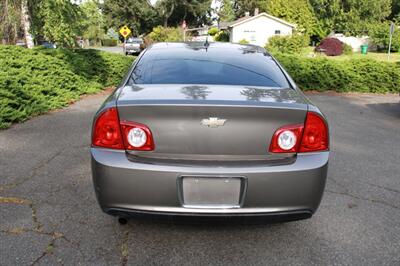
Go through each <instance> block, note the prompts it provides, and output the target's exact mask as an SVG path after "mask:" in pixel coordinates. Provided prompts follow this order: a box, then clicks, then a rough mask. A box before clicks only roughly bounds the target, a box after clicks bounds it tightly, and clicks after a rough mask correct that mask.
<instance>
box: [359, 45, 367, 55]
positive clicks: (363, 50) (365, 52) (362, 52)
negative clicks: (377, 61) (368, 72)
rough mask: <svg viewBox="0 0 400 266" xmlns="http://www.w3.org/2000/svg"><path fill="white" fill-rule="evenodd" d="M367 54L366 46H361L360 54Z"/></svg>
mask: <svg viewBox="0 0 400 266" xmlns="http://www.w3.org/2000/svg"><path fill="white" fill-rule="evenodd" d="M367 53H368V44H363V45H361V54H367Z"/></svg>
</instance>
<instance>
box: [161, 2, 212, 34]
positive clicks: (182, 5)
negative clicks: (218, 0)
mask: <svg viewBox="0 0 400 266" xmlns="http://www.w3.org/2000/svg"><path fill="white" fill-rule="evenodd" d="M156 9H157V11H158V13H159V14H161V18H162V21H163V24H164V27H166V26H173V27H176V26H178V25H180V24H181V23H182V22H183V21H186V23H187V24H188V25H190V26H193V27H197V26H201V25H203V24H208V23H209V22H210V17H211V0H159V1H157V3H156Z"/></svg>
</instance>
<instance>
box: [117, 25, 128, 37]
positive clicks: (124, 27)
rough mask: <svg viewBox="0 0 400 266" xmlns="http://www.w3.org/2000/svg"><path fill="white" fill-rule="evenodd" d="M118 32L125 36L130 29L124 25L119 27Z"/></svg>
mask: <svg viewBox="0 0 400 266" xmlns="http://www.w3.org/2000/svg"><path fill="white" fill-rule="evenodd" d="M119 33H121V35H122V36H124V38H126V37H128V35H129V34H130V33H131V30H130V29H129V28H128V26H126V25H125V26H123V27H121V28H120V29H119Z"/></svg>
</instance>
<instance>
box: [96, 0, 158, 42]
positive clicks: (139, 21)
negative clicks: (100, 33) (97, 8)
mask: <svg viewBox="0 0 400 266" xmlns="http://www.w3.org/2000/svg"><path fill="white" fill-rule="evenodd" d="M101 8H102V11H103V14H104V15H105V20H106V24H107V25H108V26H109V27H113V28H116V29H118V28H120V27H121V26H124V25H127V26H128V27H129V28H130V29H131V30H132V34H133V35H140V34H143V33H147V32H150V31H151V30H152V28H153V27H154V26H156V25H158V24H159V23H160V16H159V15H158V14H157V11H156V9H155V8H154V7H153V6H152V5H151V4H150V3H149V2H148V1H146V0H104V2H103V4H102V5H101Z"/></svg>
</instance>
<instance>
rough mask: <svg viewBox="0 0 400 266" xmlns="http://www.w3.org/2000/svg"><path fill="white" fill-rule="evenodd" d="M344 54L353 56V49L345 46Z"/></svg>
mask: <svg viewBox="0 0 400 266" xmlns="http://www.w3.org/2000/svg"><path fill="white" fill-rule="evenodd" d="M343 54H345V55H352V54H353V47H351V46H350V45H348V44H345V43H344V44H343Z"/></svg>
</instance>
